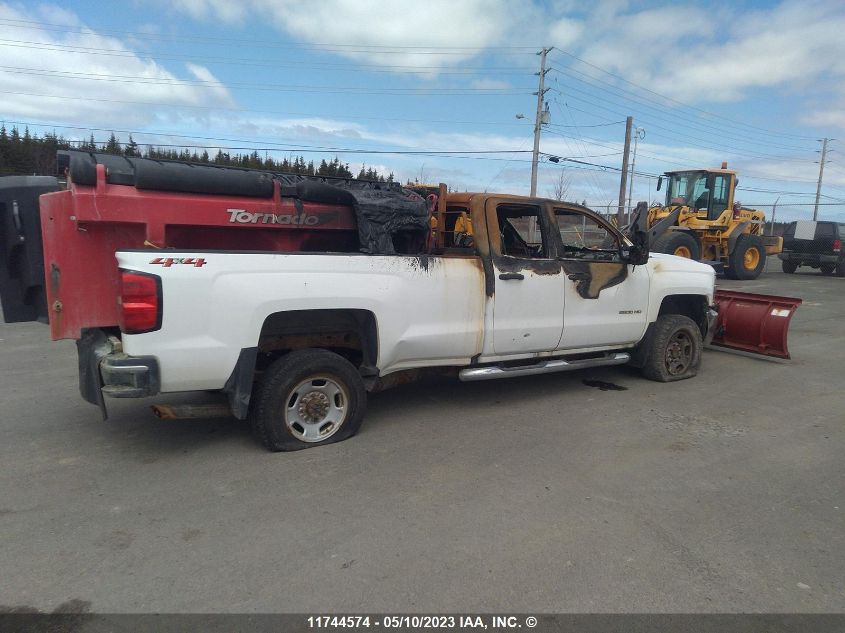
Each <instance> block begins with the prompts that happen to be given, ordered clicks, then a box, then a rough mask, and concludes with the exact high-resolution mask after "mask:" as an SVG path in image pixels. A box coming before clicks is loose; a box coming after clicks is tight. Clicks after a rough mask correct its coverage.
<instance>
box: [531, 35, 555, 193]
mask: <svg viewBox="0 0 845 633" xmlns="http://www.w3.org/2000/svg"><path fill="white" fill-rule="evenodd" d="M552 48H553V47H549V48H544V49H543V50H541V51H540V52H539V53H538V55H539V56H540V72H539V73H537V74H538V75H539V76H540V85H539V86H538V87H537V92H536V95H537V115H536V117H535V118H534V153H533V155H532V158H531V197H532V198H533V197H534V196H536V195H537V163H538V162H539V160H540V126H541V125H542V124H543V96H544V95H545V94H546V73H547V72H549V71H548V70H546V55H548V54H549V51H551V50H552Z"/></svg>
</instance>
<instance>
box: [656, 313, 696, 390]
mask: <svg viewBox="0 0 845 633" xmlns="http://www.w3.org/2000/svg"><path fill="white" fill-rule="evenodd" d="M702 347H703V343H702V340H701V330H699V329H698V326H697V325H696V324H695V322H694V321H693V320H692V319H690V318H689V317H685V316H683V315H681V314H664V315H662V316H660V317H658V318H657V321H656V322H655V324H654V326H653V329H652V331H651V334H650V337H649V340H648V341H647V343H646V346H645V348H644V350H643V352H644V358H643V365H642V373H643V375H644V376H645V377H646V378H648V379H649V380H656V381H657V382H673V381H675V380H685V379H687V378H692V377H693V376H695V375H696V374H697V373H698V367H699V365H700V364H701V349H702Z"/></svg>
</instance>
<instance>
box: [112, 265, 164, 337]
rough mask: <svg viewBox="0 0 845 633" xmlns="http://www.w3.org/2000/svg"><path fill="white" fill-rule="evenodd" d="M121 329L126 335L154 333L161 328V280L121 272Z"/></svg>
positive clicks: (152, 276)
mask: <svg viewBox="0 0 845 633" xmlns="http://www.w3.org/2000/svg"><path fill="white" fill-rule="evenodd" d="M120 320H121V323H120V329H121V331H122V332H124V333H126V334H141V333H143V332H153V331H155V330H157V329H159V328H160V327H161V279H159V278H158V277H157V276H155V275H148V274H145V273H137V272H130V271H126V270H122V271H120Z"/></svg>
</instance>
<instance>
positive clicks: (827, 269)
mask: <svg viewBox="0 0 845 633" xmlns="http://www.w3.org/2000/svg"><path fill="white" fill-rule="evenodd" d="M821 269H822V275H832V274H833V271H834V270H835V269H836V264H822V265H821Z"/></svg>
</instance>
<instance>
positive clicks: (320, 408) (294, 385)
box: [250, 349, 367, 451]
mask: <svg viewBox="0 0 845 633" xmlns="http://www.w3.org/2000/svg"><path fill="white" fill-rule="evenodd" d="M252 404H253V406H252V407H251V410H250V424H251V425H252V428H253V431H254V433H255V435H256V437H257V438H258V440H259V441H260V442H261V443H262V444H264V446H266V447H267V448H268V449H270V450H271V451H297V450H301V449H303V448H311V447H313V446H319V445H321V444H332V443H334V442H340V441H342V440H345V439H348V438H350V437H352V436H353V435H355V433H357V432H358V429H359V428H361V422H362V420H363V419H364V411H365V409H366V406H367V392H366V390H365V389H364V381H363V380H362V379H361V375H360V374H359V373H358V370H357V369H356V368H355V367H354V366H353V365H352V363H350V362H349V361H348V360H346V359H345V358H343V357H342V356H339V355H338V354H335V353H334V352H329V351H327V350H323V349H301V350H296V351H293V352H290V353H289V354H286V355H284V356H282V357H281V358H279V359H278V360H276V361H275V362H274V363H273V364H272V365H270V367H269V369H268V370H267V371H266V372H264V376H263V377H262V380H261V382H260V383H259V384H258V385H257V387H256V390H255V393H254V395H253V403H252Z"/></svg>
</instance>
